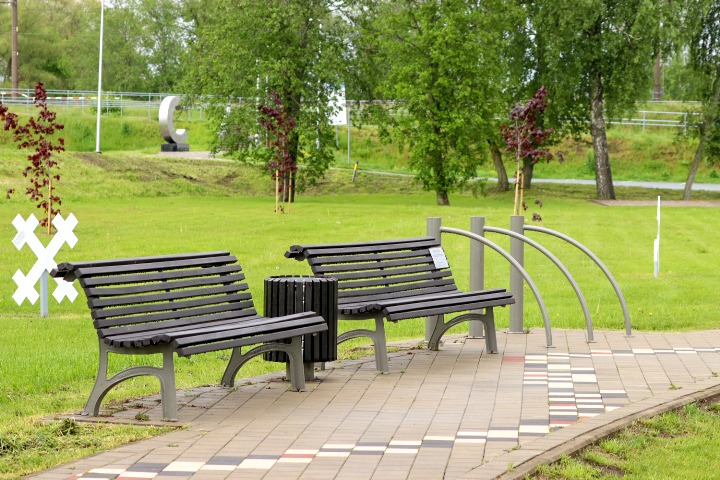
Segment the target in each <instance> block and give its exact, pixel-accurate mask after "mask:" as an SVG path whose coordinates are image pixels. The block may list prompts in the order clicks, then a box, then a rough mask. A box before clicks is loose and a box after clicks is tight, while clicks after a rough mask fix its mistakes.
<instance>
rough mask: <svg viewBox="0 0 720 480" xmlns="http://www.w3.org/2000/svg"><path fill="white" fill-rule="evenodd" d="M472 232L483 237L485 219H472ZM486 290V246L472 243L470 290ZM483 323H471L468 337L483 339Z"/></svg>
mask: <svg viewBox="0 0 720 480" xmlns="http://www.w3.org/2000/svg"><path fill="white" fill-rule="evenodd" d="M470 231H471V232H472V233H474V234H475V235H480V236H481V237H482V236H484V234H485V217H470ZM484 289H485V245H484V244H482V243H480V242H470V290H471V291H473V292H478V291H481V290H484ZM484 330H485V329H484V327H483V323H482V322H470V326H469V327H468V336H469V337H470V338H480V337H483V336H484V334H485V332H484Z"/></svg>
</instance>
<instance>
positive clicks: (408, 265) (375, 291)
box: [285, 237, 515, 372]
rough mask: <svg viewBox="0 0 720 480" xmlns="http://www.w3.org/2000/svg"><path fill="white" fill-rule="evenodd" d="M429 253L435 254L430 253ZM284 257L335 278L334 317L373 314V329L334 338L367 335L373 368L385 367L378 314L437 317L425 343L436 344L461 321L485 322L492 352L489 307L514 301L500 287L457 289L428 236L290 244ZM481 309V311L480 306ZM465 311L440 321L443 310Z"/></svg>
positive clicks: (368, 316)
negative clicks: (472, 289) (336, 311)
mask: <svg viewBox="0 0 720 480" xmlns="http://www.w3.org/2000/svg"><path fill="white" fill-rule="evenodd" d="M433 254H435V255H436V257H437V259H438V260H437V264H436V261H435V260H434V259H433ZM285 256H286V257H288V258H294V259H296V260H298V261H302V260H307V261H308V263H309V264H310V267H311V268H312V272H313V274H315V275H317V276H327V277H334V278H337V279H338V290H339V294H338V297H339V298H338V301H339V305H338V309H339V312H338V313H339V315H338V316H339V318H340V319H344V320H362V319H371V318H374V319H375V330H374V331H373V330H364V329H358V330H352V331H349V332H345V333H343V334H342V335H340V336H339V337H338V343H340V342H344V341H346V340H349V339H351V338H355V337H370V338H371V339H372V341H373V344H374V346H375V361H376V366H377V368H378V370H380V371H382V372H387V371H388V362H387V347H386V339H385V325H384V319H386V320H388V321H390V322H397V321H398V320H405V319H410V318H418V317H428V316H429V317H433V316H435V317H437V323H436V327H435V330H434V331H433V333H432V336H431V338H430V342H429V345H428V346H429V348H431V349H433V350H437V349H438V348H439V345H440V339H441V337H442V335H443V334H444V333H445V332H446V331H447V330H448V329H450V328H451V327H453V326H455V325H457V324H458V323H460V322H463V321H470V320H472V321H480V322H482V323H483V324H484V326H485V341H486V347H487V350H488V351H489V352H492V353H497V340H496V336H495V320H494V316H493V307H496V306H505V305H510V304H512V303H515V300H514V299H513V296H512V294H511V293H509V292H507V291H506V290H504V289H495V290H484V291H479V292H462V291H460V290H459V289H458V288H457V286H456V285H455V281H454V280H453V278H452V272H451V271H450V269H449V266H448V265H446V264H444V263H443V259H444V257H445V256H444V252H443V251H442V247H441V246H440V242H438V241H437V240H435V239H434V238H432V237H422V238H404V239H399V240H387V241H377V242H361V243H338V244H323V245H294V246H292V247H290V249H289V250H288V251H287V252H286V253H285ZM480 310H482V312H480ZM460 312H468V313H465V314H462V315H459V316H456V317H455V318H453V319H452V320H449V321H445V320H444V316H445V315H446V314H455V313H460Z"/></svg>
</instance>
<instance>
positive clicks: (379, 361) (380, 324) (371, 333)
mask: <svg viewBox="0 0 720 480" xmlns="http://www.w3.org/2000/svg"><path fill="white" fill-rule="evenodd" d="M358 337H367V338H369V339H370V340H372V342H373V348H374V349H375V367H376V368H377V369H378V371H380V372H382V373H389V372H390V369H389V367H388V359H387V341H386V340H385V317H382V316H378V317H377V318H375V330H367V329H364V328H357V329H355V330H349V331H347V332H345V333H342V334H340V335H338V340H337V343H338V345H339V344H341V343H343V342H346V341H348V340H350V339H352V338H358Z"/></svg>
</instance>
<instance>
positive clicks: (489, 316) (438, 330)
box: [428, 307, 498, 353]
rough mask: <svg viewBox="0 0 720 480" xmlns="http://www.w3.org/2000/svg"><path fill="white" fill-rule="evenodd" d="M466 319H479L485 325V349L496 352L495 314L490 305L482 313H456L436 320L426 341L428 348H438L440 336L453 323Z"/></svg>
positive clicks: (465, 320)
mask: <svg viewBox="0 0 720 480" xmlns="http://www.w3.org/2000/svg"><path fill="white" fill-rule="evenodd" d="M467 321H480V322H482V323H483V325H484V326H485V350H486V351H487V352H488V353H497V352H498V347H497V334H496V332H495V315H494V313H493V309H492V307H488V308H486V309H485V313H484V314H480V313H465V314H463V315H458V316H457V317H455V318H453V319H452V320H450V321H448V322H443V321H442V320H440V321H438V322H437V323H436V324H435V330H433V332H432V335H431V336H430V341H429V342H428V348H429V349H430V350H439V349H440V339H441V338H442V336H443V335H444V334H445V332H447V331H448V330H450V329H451V328H452V327H454V326H455V325H458V324H460V323H462V322H467Z"/></svg>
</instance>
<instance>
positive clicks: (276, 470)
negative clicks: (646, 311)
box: [35, 328, 720, 480]
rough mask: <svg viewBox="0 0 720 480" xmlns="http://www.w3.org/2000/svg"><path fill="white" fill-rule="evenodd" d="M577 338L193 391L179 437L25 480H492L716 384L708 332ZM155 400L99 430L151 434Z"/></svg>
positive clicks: (470, 348)
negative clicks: (295, 382) (143, 426)
mask: <svg viewBox="0 0 720 480" xmlns="http://www.w3.org/2000/svg"><path fill="white" fill-rule="evenodd" d="M586 336H587V332H586V331H584V330H555V331H553V345H554V348H547V345H546V340H545V332H544V330H543V329H537V328H536V329H532V330H531V332H530V334H509V333H507V332H504V331H499V332H498V347H499V350H500V351H499V353H498V354H487V353H486V352H485V350H484V348H485V343H484V340H483V339H467V340H465V339H463V338H462V337H461V336H459V335H451V336H448V337H447V338H446V339H445V343H444V344H443V346H442V348H441V350H440V351H439V352H432V351H428V350H419V349H417V348H416V347H417V345H418V343H419V342H417V341H414V342H404V343H403V344H402V345H404V347H403V348H406V350H404V351H400V352H394V353H391V354H390V356H389V358H390V370H391V372H390V374H387V375H380V374H378V373H377V372H376V371H375V366H374V361H373V359H372V357H369V358H366V359H360V360H352V361H343V362H332V363H329V364H327V365H326V369H325V370H318V371H316V381H314V382H308V385H307V391H306V392H300V393H298V392H291V391H289V390H288V388H287V384H286V383H285V382H283V381H281V374H279V373H274V374H268V375H263V376H261V377H256V378H252V379H242V380H238V382H237V388H236V389H234V390H231V389H227V388H223V387H218V386H209V387H198V388H193V389H191V390H188V391H185V392H179V394H178V399H179V400H180V403H181V407H180V409H179V415H178V416H179V422H177V425H178V426H187V428H185V429H183V430H176V431H173V432H171V433H169V434H166V435H164V436H161V437H156V438H153V439H148V440H145V441H141V442H137V443H134V444H131V445H126V446H123V447H120V448H118V449H115V450H112V451H110V452H105V453H100V454H97V455H94V456H91V457H88V458H85V459H80V460H78V461H76V462H71V463H70V464H67V465H63V466H60V467H58V468H55V469H51V470H48V471H46V472H41V473H39V474H37V475H35V478H39V479H41V480H65V479H68V478H70V477H78V476H80V478H83V476H85V475H87V477H86V478H98V476H100V477H102V476H103V475H105V474H102V473H92V472H93V470H95V471H98V472H102V471H128V473H132V472H139V474H145V476H147V477H149V476H152V475H157V476H156V477H155V478H158V479H162V478H165V479H168V480H180V479H183V478H192V479H193V480H201V479H202V480H206V479H207V480H234V479H240V478H242V479H252V478H258V479H260V478H263V479H275V478H277V479H282V480H285V479H287V478H302V479H310V480H312V479H323V480H325V479H333V478H337V479H384V478H392V479H395V478H410V479H416V478H417V479H425V478H429V479H433V478H438V479H439V478H447V479H454V478H461V477H462V478H494V477H495V476H497V475H500V474H503V473H505V475H506V476H507V475H508V473H507V469H508V465H509V464H513V465H514V464H515V463H516V462H522V461H524V460H526V459H528V458H529V457H531V456H534V455H535V454H536V453H537V452H547V451H549V450H551V449H554V448H561V447H562V446H563V445H568V444H569V443H567V442H570V443H572V441H573V440H574V439H576V438H577V437H578V435H583V434H584V432H589V431H592V429H593V428H598V426H602V425H605V424H608V423H609V422H614V421H620V420H622V419H623V418H629V417H628V416H629V415H634V414H636V413H637V412H643V411H645V410H646V409H647V408H649V407H648V405H655V404H662V402H668V401H676V400H675V399H677V398H680V397H681V396H683V395H690V394H693V393H694V392H696V391H697V392H700V391H702V390H703V389H704V388H706V384H708V382H710V383H709V384H713V385H714V384H720V378H716V377H717V374H718V373H720V332H719V331H710V332H683V333H637V332H636V333H634V335H633V337H630V338H628V337H625V335H624V332H619V331H611V332H605V331H597V332H595V340H596V341H595V342H594V343H588V342H587V341H586V340H587V337H586ZM371 353H372V352H371V351H370V350H369V351H368V354H369V355H371ZM713 382H714V383H713ZM673 386H675V387H677V389H676V390H674V389H672V387H673ZM680 387H682V388H680ZM157 400H158V396H157V395H154V396H151V397H148V398H146V399H141V400H133V401H132V402H128V410H127V411H124V412H118V413H116V414H113V415H111V416H110V417H105V418H103V420H109V421H112V422H126V423H139V422H137V421H135V420H134V419H133V417H134V416H135V415H136V414H137V412H138V411H146V412H147V414H148V415H149V417H150V420H149V421H148V422H146V423H154V422H157V423H159V424H162V422H160V416H161V414H162V412H161V410H162V409H161V407H160V406H158V405H157ZM143 409H144V410H143ZM581 417H582V418H583V420H582V421H581V422H580V423H577V422H578V421H579V420H580V418H581ZM83 420H88V419H83ZM89 420H92V419H89ZM518 447H519V448H518ZM98 469H99V470H98ZM108 469H109V470H108ZM107 475H110V474H107ZM106 478H110V476H106ZM120 478H122V475H120Z"/></svg>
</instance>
